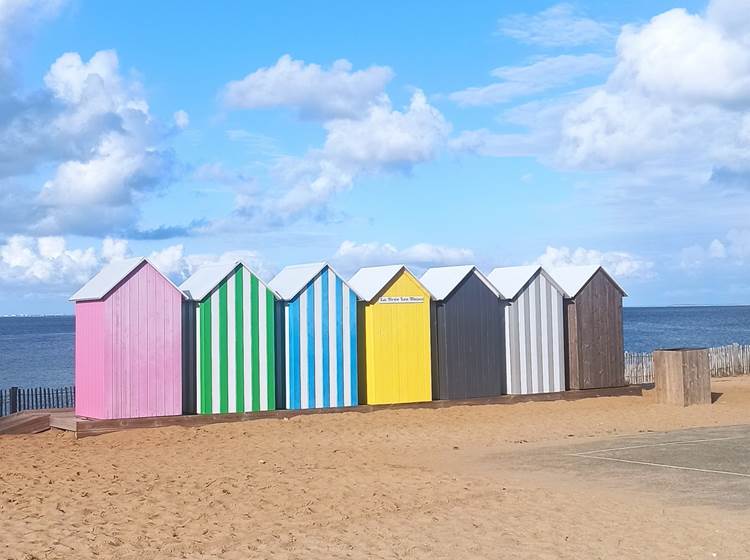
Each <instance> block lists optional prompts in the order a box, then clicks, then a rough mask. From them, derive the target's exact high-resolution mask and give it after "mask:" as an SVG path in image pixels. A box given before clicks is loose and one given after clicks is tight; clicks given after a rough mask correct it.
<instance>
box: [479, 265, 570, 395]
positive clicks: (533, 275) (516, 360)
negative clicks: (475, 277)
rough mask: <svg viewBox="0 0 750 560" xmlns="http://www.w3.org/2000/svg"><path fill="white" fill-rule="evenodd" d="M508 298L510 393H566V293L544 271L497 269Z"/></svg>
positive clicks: (498, 284) (495, 279)
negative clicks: (564, 310) (564, 308)
mask: <svg viewBox="0 0 750 560" xmlns="http://www.w3.org/2000/svg"><path fill="white" fill-rule="evenodd" d="M488 279H489V281H490V282H491V283H492V284H493V285H494V286H495V288H496V289H497V291H498V292H500V293H501V294H502V295H503V297H504V298H506V301H507V305H506V307H505V348H506V351H505V361H506V387H507V391H508V393H509V394H511V395H528V394H533V393H554V392H558V391H564V390H565V347H564V336H565V324H564V317H563V298H564V297H565V296H566V294H565V291H564V290H563V289H562V288H561V287H560V286H559V285H558V284H557V283H556V282H555V281H554V280H553V279H552V278H551V277H550V275H549V274H548V273H547V272H546V271H545V270H544V269H543V268H542V267H541V266H512V267H505V268H496V269H494V270H493V271H492V272H490V274H489V275H488Z"/></svg>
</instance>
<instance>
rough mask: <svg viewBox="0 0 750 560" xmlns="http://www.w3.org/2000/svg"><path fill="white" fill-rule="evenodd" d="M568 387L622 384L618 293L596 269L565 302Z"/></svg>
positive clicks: (583, 387) (619, 296)
mask: <svg viewBox="0 0 750 560" xmlns="http://www.w3.org/2000/svg"><path fill="white" fill-rule="evenodd" d="M566 315H567V321H566V325H567V328H566V339H567V340H566V361H567V370H568V388H569V389H595V388H601V387H621V386H623V385H625V361H624V351H623V339H622V293H621V292H620V290H619V289H618V288H617V287H616V286H615V285H614V284H613V283H612V282H611V281H610V280H609V278H607V276H606V274H604V273H603V272H601V271H599V272H597V273H596V274H595V275H594V276H593V278H592V279H591V280H590V281H589V283H588V284H586V286H585V287H584V288H583V289H582V290H581V292H580V293H579V294H578V295H577V296H576V298H575V300H573V301H569V302H568V303H567V305H566Z"/></svg>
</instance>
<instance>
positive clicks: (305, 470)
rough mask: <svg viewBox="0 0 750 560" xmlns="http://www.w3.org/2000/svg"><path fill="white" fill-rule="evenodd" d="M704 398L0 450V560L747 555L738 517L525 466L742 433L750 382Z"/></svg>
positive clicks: (744, 522) (41, 442) (179, 431)
mask: <svg viewBox="0 0 750 560" xmlns="http://www.w3.org/2000/svg"><path fill="white" fill-rule="evenodd" d="M713 390H714V391H715V392H716V393H717V395H716V396H717V397H718V400H717V401H716V402H715V403H714V404H713V405H711V406H702V407H692V408H688V409H682V408H677V407H670V406H664V405H658V404H656V403H655V402H654V395H653V394H651V393H650V392H647V393H646V394H644V396H643V397H610V398H598V399H587V400H580V401H575V402H563V401H558V402H546V403H544V402H541V403H519V404H514V405H488V406H461V407H451V408H445V409H434V410H429V409H424V410H420V409H413V410H384V411H378V412H374V413H369V414H360V413H344V414H331V415H315V416H302V417H297V418H294V419H290V420H275V419H274V420H259V421H255V422H244V423H237V424H220V425H214V426H208V427H203V428H190V429H185V428H166V429H151V430H134V431H130V432H120V433H115V434H108V435H104V436H100V437H95V438H86V439H83V440H78V441H76V440H75V439H73V437H72V436H71V435H70V434H67V433H62V432H58V431H50V432H46V433H43V434H39V435H34V436H6V437H2V438H0V456H1V457H2V466H1V467H0V558H13V559H16V558H19V559H21V558H23V559H31V558H40V559H41V558H122V559H128V558H139V559H143V558H212V557H221V558H237V559H240V558H243V559H244V558H318V557H335V558H354V559H356V558H370V557H374V558H469V557H473V558H489V557H508V558H642V557H651V558H717V557H718V558H740V557H745V556H746V551H747V550H748V549H750V536H749V535H748V534H747V531H746V529H747V526H748V523H750V509H749V508H741V507H740V508H723V507H719V506H715V505H707V504H703V503H691V502H690V500H689V499H685V497H684V496H683V497H682V499H680V496H671V495H669V494H668V493H665V492H663V491H661V490H660V489H659V488H653V487H649V485H647V484H635V485H629V486H627V488H623V485H622V484H620V483H619V482H618V481H617V480H615V479H612V480H603V479H602V477H601V476H599V477H595V478H592V479H590V478H589V477H587V476H585V472H586V471H585V469H583V470H578V471H576V472H566V470H565V469H562V468H560V469H554V468H546V467H543V466H540V465H541V463H539V461H537V459H535V458H542V457H546V456H548V455H549V454H548V450H553V449H554V450H555V453H557V452H558V451H559V449H561V448H564V447H563V446H567V445H571V446H574V445H576V444H580V443H582V442H589V441H596V440H597V438H611V437H612V436H629V435H634V434H644V433H648V432H649V431H667V430H675V429H679V428H686V427H697V426H721V425H738V424H747V423H750V378H730V379H723V380H715V381H714V383H713ZM719 393H720V395H719ZM550 453H551V451H550ZM582 473H583V474H582ZM636 483H637V481H636Z"/></svg>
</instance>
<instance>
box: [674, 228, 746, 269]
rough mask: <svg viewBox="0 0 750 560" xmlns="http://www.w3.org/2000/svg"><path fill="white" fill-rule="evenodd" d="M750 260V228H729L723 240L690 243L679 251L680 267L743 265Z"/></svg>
mask: <svg viewBox="0 0 750 560" xmlns="http://www.w3.org/2000/svg"><path fill="white" fill-rule="evenodd" d="M748 260H750V229H731V230H729V231H728V232H727V234H726V235H725V236H724V239H723V240H720V239H713V240H712V241H711V242H710V243H708V244H707V245H700V244H696V245H691V246H689V247H685V248H683V249H682V250H681V251H680V263H679V264H680V268H684V269H688V270H690V269H699V268H703V267H704V266H707V265H709V264H717V263H726V264H729V265H733V266H744V265H745V264H746V263H747V262H748Z"/></svg>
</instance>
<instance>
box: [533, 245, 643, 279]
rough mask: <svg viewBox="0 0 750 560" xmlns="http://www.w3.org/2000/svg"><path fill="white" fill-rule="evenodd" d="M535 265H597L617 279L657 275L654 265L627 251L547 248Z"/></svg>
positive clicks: (535, 261) (534, 262)
mask: <svg viewBox="0 0 750 560" xmlns="http://www.w3.org/2000/svg"><path fill="white" fill-rule="evenodd" d="M533 264H540V265H542V266H549V267H556V266H581V265H596V266H602V267H604V268H605V269H607V272H609V273H610V274H612V275H613V276H615V277H617V278H639V279H647V278H651V277H653V276H654V275H655V273H654V270H653V269H654V263H653V262H652V261H649V260H647V259H644V258H641V257H638V256H636V255H633V254H632V253H628V252H625V251H598V250H596V249H584V248H583V247H578V248H577V249H570V248H569V247H547V249H546V250H545V251H544V253H543V254H542V255H540V256H539V257H537V258H536V259H535V260H534V261H533Z"/></svg>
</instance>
